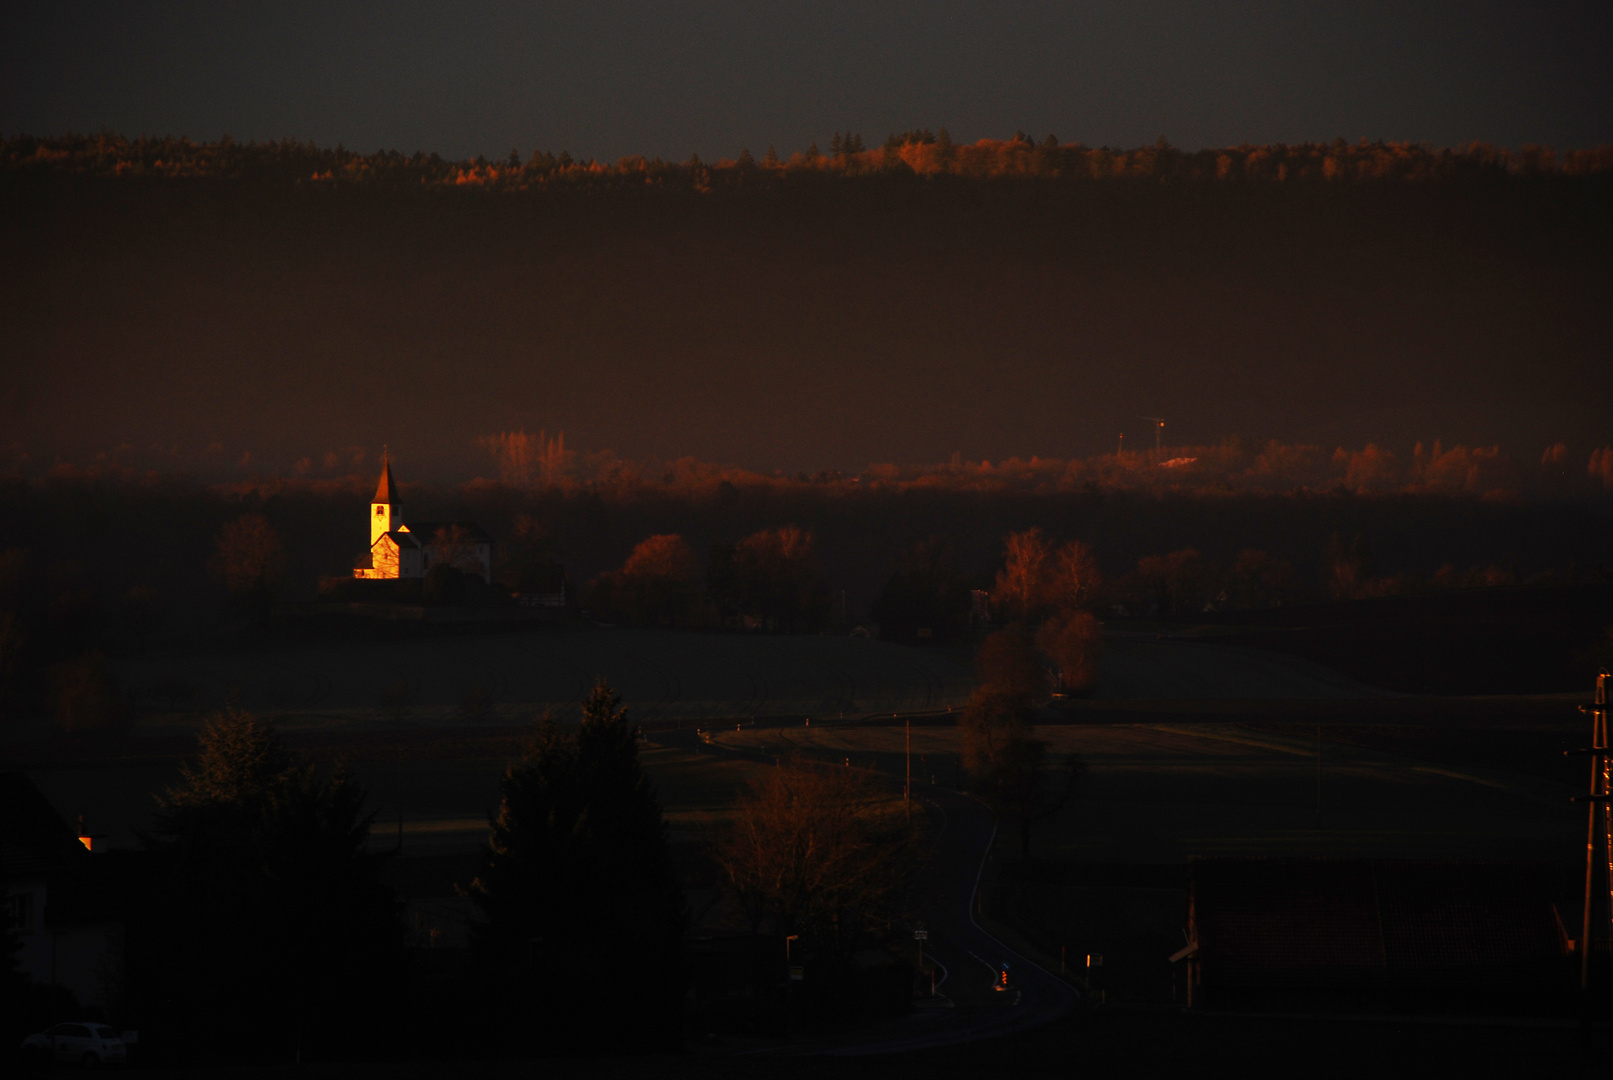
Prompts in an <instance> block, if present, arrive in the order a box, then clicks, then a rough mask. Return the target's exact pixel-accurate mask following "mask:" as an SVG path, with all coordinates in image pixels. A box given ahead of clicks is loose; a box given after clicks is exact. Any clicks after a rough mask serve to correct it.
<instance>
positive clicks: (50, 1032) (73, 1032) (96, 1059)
mask: <svg viewBox="0 0 1613 1080" xmlns="http://www.w3.org/2000/svg"><path fill="white" fill-rule="evenodd" d="M22 1052H23V1054H24V1056H32V1057H35V1058H36V1060H45V1061H67V1062H76V1063H78V1064H80V1065H83V1066H85V1067H86V1068H91V1069H93V1068H95V1067H96V1066H98V1065H122V1064H123V1063H124V1062H125V1061H126V1060H128V1057H129V1049H128V1047H126V1046H125V1045H124V1044H123V1037H122V1036H120V1035H119V1034H118V1033H117V1032H116V1031H113V1030H112V1029H111V1028H109V1027H107V1026H106V1025H105V1024H89V1023H85V1024H56V1025H53V1026H52V1027H48V1028H46V1029H45V1030H44V1031H41V1032H40V1033H39V1034H38V1035H30V1036H28V1037H27V1038H26V1039H24V1040H23V1041H22Z"/></svg>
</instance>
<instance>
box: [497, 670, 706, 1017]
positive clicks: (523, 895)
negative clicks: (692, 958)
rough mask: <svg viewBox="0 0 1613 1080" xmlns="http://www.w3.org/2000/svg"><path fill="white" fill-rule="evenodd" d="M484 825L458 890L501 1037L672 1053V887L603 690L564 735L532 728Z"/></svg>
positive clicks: (676, 1003)
mask: <svg viewBox="0 0 1613 1080" xmlns="http://www.w3.org/2000/svg"><path fill="white" fill-rule="evenodd" d="M491 825H492V832H491V835H490V836H489V837H488V845H487V848H486V849H485V851H484V854H483V861H482V869H481V872H480V873H479V874H478V875H477V878H476V880H475V881H474V882H473V883H472V886H471V897H472V899H473V900H474V901H475V903H476V904H477V906H478V907H479V908H480V910H481V913H482V920H481V921H480V922H478V923H477V924H476V925H475V927H474V933H475V944H476V946H477V949H478V953H479V958H480V961H481V963H482V964H483V970H484V971H485V972H486V974H487V975H488V977H489V980H490V981H489V988H490V989H493V990H494V991H495V994H496V1001H497V1002H498V1003H499V1006H500V1007H501V1010H502V1011H506V1012H507V1014H508V1015H509V1016H510V1018H511V1019H512V1020H513V1021H515V1024H514V1026H515V1027H518V1028H523V1029H529V1025H531V1024H533V1023H534V1022H535V1023H536V1024H537V1025H539V1026H540V1027H542V1028H544V1029H546V1031H547V1033H548V1034H549V1036H550V1037H551V1038H552V1039H553V1040H554V1041H557V1042H560V1043H563V1044H573V1045H583V1046H586V1045H593V1046H610V1047H611V1048H613V1049H620V1048H622V1047H624V1046H636V1047H640V1048H646V1049H649V1048H661V1047H666V1046H668V1045H674V1044H676V1043H677V1042H678V1041H679V1040H680V1039H681V1030H682V1003H683V996H684V990H685V984H686V976H685V970H684V960H683V933H684V927H685V921H686V920H685V914H684V900H683V889H682V885H681V883H680V881H679V879H678V874H677V870H676V867H675V866H674V864H673V861H672V855H671V850H670V847H669V845H668V842H667V830H666V822H665V820H664V818H663V816H662V813H661V804H660V801H659V799H658V798H657V797H656V794H655V788H654V785H653V784H652V783H651V781H650V778H649V777H648V775H646V774H645V772H644V769H643V766H642V765H641V764H640V763H639V760H638V730H637V728H636V727H634V726H633V725H632V724H630V723H629V722H628V719H627V710H626V709H624V708H622V705H621V699H620V698H618V697H617V696H616V694H615V693H614V691H612V689H611V687H610V684H609V683H607V682H605V681H604V680H600V681H599V682H597V683H596V684H595V686H594V689H593V691H592V692H591V693H590V694H589V696H588V698H587V699H586V700H585V701H584V702H583V705H582V722H581V723H580V724H579V725H578V727H577V730H576V732H575V733H572V732H569V731H567V730H566V729H565V728H563V727H562V726H561V725H560V724H559V723H557V722H556V721H554V720H553V719H552V718H548V717H545V718H544V719H541V720H540V721H539V722H538V725H537V728H536V731H535V732H534V734H533V737H532V739H531V741H530V742H529V743H528V746H527V750H526V753H525V754H524V755H523V756H522V758H521V760H520V761H518V762H516V763H514V764H512V765H511V766H510V767H509V768H508V770H506V772H505V774H504V780H503V783H502V798H501V800H500V803H499V810H498V813H497V815H496V816H494V817H493V818H492V820H491Z"/></svg>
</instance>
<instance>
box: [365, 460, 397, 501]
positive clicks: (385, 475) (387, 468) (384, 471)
mask: <svg viewBox="0 0 1613 1080" xmlns="http://www.w3.org/2000/svg"><path fill="white" fill-rule="evenodd" d="M394 486H395V485H394V484H393V481H392V462H390V461H383V462H382V463H381V482H380V483H379V484H377V485H375V498H373V499H371V500H370V502H372V503H390V502H391V501H392V488H393V487H394Z"/></svg>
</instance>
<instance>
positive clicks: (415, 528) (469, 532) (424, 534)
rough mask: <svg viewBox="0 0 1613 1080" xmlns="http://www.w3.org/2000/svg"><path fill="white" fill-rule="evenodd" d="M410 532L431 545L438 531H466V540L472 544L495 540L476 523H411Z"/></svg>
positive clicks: (487, 542)
mask: <svg viewBox="0 0 1613 1080" xmlns="http://www.w3.org/2000/svg"><path fill="white" fill-rule="evenodd" d="M407 527H408V530H409V531H410V532H412V533H414V534H415V535H416V536H418V537H421V538H423V543H425V544H430V543H431V542H432V540H433V539H435V538H436V535H437V530H438V529H456V528H457V529H464V530H465V539H466V541H468V542H469V543H472V544H491V543H492V542H493V538H492V537H491V536H489V535H488V534H487V532H486V530H484V529H483V528H482V527H481V526H480V525H478V524H476V522H474V521H411V522H409V524H408V526H407Z"/></svg>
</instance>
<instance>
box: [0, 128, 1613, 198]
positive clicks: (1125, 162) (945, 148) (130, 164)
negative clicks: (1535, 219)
mask: <svg viewBox="0 0 1613 1080" xmlns="http://www.w3.org/2000/svg"><path fill="white" fill-rule="evenodd" d="M828 169H833V170H835V171H837V172H841V173H850V174H871V173H872V174H877V173H888V172H896V171H900V172H904V173H908V174H913V173H917V174H919V175H929V174H935V173H946V174H954V175H959V176H965V177H975V178H984V177H998V176H1008V177H1018V178H1030V177H1037V178H1046V179H1081V180H1116V179H1127V178H1131V179H1150V180H1156V181H1157V180H1160V179H1180V180H1215V181H1222V182H1225V181H1228V180H1264V181H1277V182H1283V181H1296V180H1315V181H1327V182H1344V181H1362V180H1386V179H1392V180H1414V181H1421V182H1429V181H1446V182H1449V181H1451V180H1460V179H1470V178H1475V177H1480V178H1484V177H1503V178H1504V177H1506V176H1509V175H1516V174H1526V175H1563V174H1566V175H1569V176H1582V175H1595V174H1602V173H1606V172H1608V171H1610V170H1613V151H1610V149H1609V148H1607V147H1596V148H1591V149H1584V150H1569V151H1567V152H1565V153H1562V154H1558V153H1556V152H1555V151H1553V150H1552V149H1550V148H1547V147H1540V146H1526V147H1523V148H1521V149H1518V150H1510V149H1507V148H1503V147H1496V146H1490V145H1487V144H1483V143H1473V144H1470V145H1468V146H1466V147H1462V148H1458V149H1452V148H1448V147H1447V148H1437V147H1431V146H1426V145H1421V144H1413V143H1385V142H1382V141H1379V142H1375V143H1369V142H1366V141H1365V140H1362V141H1359V142H1356V143H1348V142H1345V141H1344V140H1343V139H1337V140H1334V141H1333V142H1332V143H1302V144H1294V145H1286V144H1274V145H1269V146H1248V145H1245V146H1236V147H1225V148H1222V149H1206V150H1199V151H1191V152H1189V151H1182V150H1178V149H1176V148H1174V147H1172V146H1170V145H1169V144H1168V143H1166V142H1165V140H1163V139H1160V140H1158V141H1157V142H1156V143H1154V144H1153V145H1151V146H1143V147H1136V148H1132V149H1115V148H1110V147H1088V146H1084V145H1081V144H1080V143H1061V142H1060V141H1059V139H1058V138H1057V137H1056V136H1054V135H1048V136H1046V137H1045V138H1043V139H1036V138H1033V137H1032V136H1030V135H1027V134H1025V133H1024V132H1022V131H1020V132H1015V133H1014V136H1013V137H1012V138H1009V139H982V140H979V141H978V142H975V143H970V144H958V143H955V142H953V140H952V138H951V136H950V135H949V134H948V133H947V130H946V128H944V127H943V128H941V129H940V131H939V133H938V134H932V133H931V132H930V131H928V130H915V131H909V132H905V133H902V134H899V135H898V134H892V135H890V136H889V137H888V138H886V139H885V141H884V142H883V144H880V145H876V146H875V147H874V148H873V149H868V148H866V147H865V145H864V143H863V139H862V136H861V135H857V134H853V133H852V132H849V131H848V132H846V133H844V134H842V133H840V132H838V131H837V132H835V134H834V137H833V139H832V140H831V142H830V144H829V153H828V154H827V155H824V154H823V153H821V152H820V151H819V150H818V147H817V145H816V144H813V145H812V146H810V147H808V148H807V150H806V151H805V152H803V153H797V154H793V155H790V156H789V157H788V158H787V159H784V158H781V157H780V155H779V154H778V153H777V152H776V151H775V150H774V149H773V148H772V147H769V148H768V151H767V154H766V156H765V157H764V158H763V160H762V162H761V163H760V164H758V163H757V162H756V160H755V159H754V157H753V156H752V155H751V154H750V152H749V151H748V150H746V151H742V152H741V153H740V155H739V156H738V157H737V158H736V159H734V160H732V161H724V162H719V163H717V165H716V166H715V167H713V166H711V165H707V164H705V163H703V162H701V161H700V159H699V158H698V157H694V156H691V157H690V158H689V160H688V161H686V162H682V163H677V162H668V161H662V160H660V159H647V158H644V157H642V156H632V157H625V158H622V159H621V160H619V161H617V162H615V163H614V164H607V163H605V162H595V161H591V160H583V161H578V160H574V159H573V158H572V157H571V155H570V154H569V153H566V152H564V151H562V152H561V153H559V154H555V153H552V152H550V151H545V150H539V151H534V152H533V153H531V154H530V155H528V157H527V159H526V160H525V161H523V160H522V158H521V155H520V153H519V152H517V151H514V150H512V151H510V153H509V154H508V155H506V156H505V157H503V158H493V159H489V158H487V157H485V156H479V157H477V158H476V159H474V160H471V161H451V160H446V159H444V158H442V157H440V156H438V155H436V154H425V153H415V154H412V155H409V156H405V155H404V154H401V153H399V152H397V151H395V150H384V151H378V152H376V153H373V154H360V153H356V152H354V151H351V150H346V149H344V148H342V147H336V148H334V149H332V148H322V147H317V146H315V145H313V144H312V143H298V142H294V141H290V140H282V141H278V142H267V143H256V142H249V143H240V142H235V141H233V140H231V139H229V138H228V137H226V138H224V139H221V140H219V141H218V142H212V143H205V142H204V143H194V142H191V141H189V140H187V139H182V138H171V137H169V138H139V139H128V138H125V137H123V136H119V135H113V134H108V133H102V134H100V135H93V136H77V135H64V136H59V137H54V138H39V137H36V136H28V135H22V136H15V137H12V138H10V139H6V140H4V141H0V173H4V172H9V173H11V174H13V175H23V176H37V175H52V174H56V175H79V176H83V175H91V176H102V177H108V178H117V179H122V180H133V179H136V178H141V177H150V178H163V179H168V180H199V179H210V180H218V179H230V180H238V181H256V182H260V183H261V182H265V181H268V182H276V181H278V182H286V181H293V182H303V183H307V182H309V181H313V182H319V181H324V182H327V183H346V184H365V185H371V186H374V185H390V186H397V187H402V186H412V187H414V188H417V189H418V188H419V187H420V186H421V185H422V184H425V185H428V186H438V185H440V186H450V185H451V186H455V187H460V188H464V187H466V186H471V187H487V186H494V187H499V188H527V187H533V186H543V185H544V184H545V183H546V182H550V183H552V182H554V181H564V182H567V183H569V184H574V185H575V184H592V185H596V186H599V185H608V184H613V183H614V184H620V182H621V181H622V180H624V179H631V180H636V181H637V182H638V184H639V186H640V187H642V186H643V181H644V179H645V178H646V177H650V178H653V179H656V180H661V181H663V182H665V181H668V180H671V181H676V180H679V179H684V180H691V181H693V182H694V183H696V184H701V183H704V184H708V185H709V184H710V183H711V182H712V181H713V179H714V178H717V179H727V180H740V181H742V180H743V179H744V178H745V176H746V174H747V173H748V174H752V175H754V174H758V173H760V174H773V175H776V176H778V177H785V176H788V175H790V174H792V173H815V172H820V171H825V170H828Z"/></svg>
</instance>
